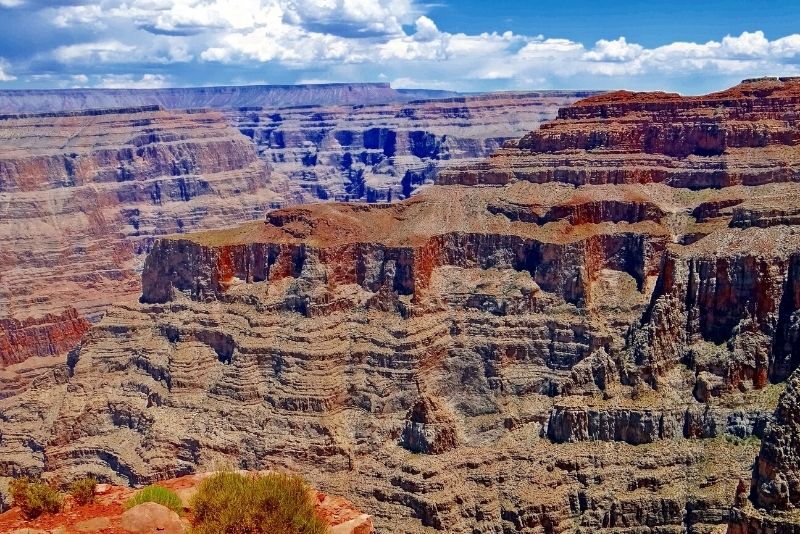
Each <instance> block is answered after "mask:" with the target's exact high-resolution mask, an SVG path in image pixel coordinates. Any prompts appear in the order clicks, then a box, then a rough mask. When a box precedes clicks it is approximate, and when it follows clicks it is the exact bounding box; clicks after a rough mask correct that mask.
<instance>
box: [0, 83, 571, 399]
mask: <svg viewBox="0 0 800 534" xmlns="http://www.w3.org/2000/svg"><path fill="white" fill-rule="evenodd" d="M376 87H377V88H378V89H380V91H382V93H380V92H379V93H374V92H370V91H373V90H375V89H376ZM234 89H237V90H236V91H234ZM351 91H355V92H351ZM367 93H369V94H367ZM384 93H385V94H384ZM27 94H28V93H25V95H27ZM30 94H31V95H33V96H35V97H36V98H45V97H49V96H52V95H53V94H54V93H53V92H44V93H42V92H32V93H30ZM57 94H58V95H60V97H61V98H63V101H60V102H61V104H59V105H61V106H62V107H70V106H71V105H73V104H78V103H82V104H97V103H103V104H115V103H117V104H118V103H120V102H128V103H130V102H139V100H134V101H130V102H129V101H128V100H125V98H127V96H129V95H138V97H141V98H142V99H143V100H141V101H156V102H159V103H160V104H169V105H170V106H175V105H189V104H192V105H200V104H202V105H208V106H231V105H234V104H240V103H243V102H250V103H251V104H259V103H261V104H263V103H267V102H269V103H273V102H277V103H279V104H280V103H285V104H288V103H297V102H307V101H315V100H314V99H317V100H319V101H322V102H327V101H332V102H335V103H336V104H337V105H335V106H327V107H325V106H322V107H319V106H295V107H291V108H273V107H270V108H263V107H252V106H251V107H247V108H242V109H227V110H226V111H224V112H212V111H177V110H176V111H167V110H164V109H162V108H160V107H157V106H144V107H132V108H126V109H115V110H88V111H75V112H64V111H61V112H57V113H39V114H31V113H28V114H7V115H3V116H2V117H0V206H2V209H3V214H4V215H5V217H4V218H3V219H2V220H0V266H2V268H3V272H2V274H0V281H2V284H0V366H8V365H16V364H20V363H22V362H23V361H24V360H26V359H27V358H29V357H31V356H39V357H49V356H53V355H56V354H62V355H64V354H66V353H67V352H68V351H69V350H70V349H72V348H73V347H74V346H76V345H77V343H78V341H79V340H80V338H81V336H82V335H83V333H84V332H85V331H86V329H87V328H88V326H89V322H93V321H97V320H98V319H99V318H100V317H101V316H102V313H103V311H104V310H105V308H106V306H107V305H108V304H110V303H112V302H117V301H119V300H124V299H129V298H135V297H136V296H138V294H139V292H140V285H139V274H140V271H141V266H142V261H143V257H144V256H143V255H144V254H146V253H147V252H148V251H149V249H150V246H151V245H152V243H153V238H154V237H155V236H159V235H164V234H168V233H183V232H188V231H193V230H200V229H208V228H217V227H222V226H230V225H234V224H237V223H241V222H246V221H249V220H254V219H259V218H263V217H264V214H265V212H266V211H268V210H269V209H271V208H274V207H277V206H284V205H292V204H299V203H305V202H309V201H313V200H317V199H333V198H337V199H342V200H358V201H386V200H397V199H401V198H404V197H407V196H409V195H410V194H411V192H412V191H414V190H416V189H417V188H418V187H420V186H421V185H424V184H426V183H430V182H431V181H432V179H433V177H434V176H435V174H436V172H437V170H438V169H440V168H444V167H446V166H448V165H451V164H452V163H454V162H456V161H461V160H464V159H468V158H476V157H478V156H483V155H485V154H487V153H489V152H490V151H491V150H493V149H494V148H496V147H497V146H499V144H500V143H502V142H503V141H504V140H506V139H508V138H512V137H517V136H519V135H521V134H522V133H524V132H525V131H527V130H529V129H530V128H532V127H535V126H536V125H538V124H539V123H540V122H542V121H544V120H547V119H549V118H552V117H554V116H555V114H556V112H557V108H558V106H559V105H562V104H567V103H570V102H573V101H574V100H575V99H577V98H578V97H579V96H581V94H582V93H559V92H543V93H513V94H510V93H509V94H505V93H503V94H497V95H481V96H474V97H464V98H459V99H455V100H442V101H415V102H409V103H405V104H402V105H394V104H392V105H384V104H381V105H365V104H363V103H362V104H360V105H357V106H353V105H344V104H343V103H346V102H351V101H355V100H357V99H359V98H362V97H363V99H364V100H365V102H367V103H369V102H375V101H383V100H386V99H401V98H400V97H398V96H397V94H399V93H397V92H396V91H394V90H392V89H391V88H389V87H388V86H384V85H380V86H375V87H373V86H369V85H364V86H361V85H354V86H352V87H350V86H308V87H302V86H299V87H295V88H294V89H291V90H290V89H289V88H280V87H278V88H275V87H271V88H269V91H266V89H264V88H257V87H255V88H228V90H226V91H221V90H219V91H218V90H217V88H211V89H196V90H195V89H192V90H188V89H187V90H165V91H150V92H147V91H145V92H139V91H129V92H126V91H116V92H115V91H111V92H108V91H90V92H89V93H88V94H90V95H93V96H92V98H95V97H96V98H95V99H94V100H92V99H89V98H88V97H86V98H84V99H83V100H81V99H79V98H78V97H79V96H80V95H83V93H82V92H70V91H66V92H59V93H57ZM421 94H422V95H424V94H427V93H425V92H424V91H420V92H410V93H403V95H404V96H403V98H410V97H412V96H420V95H421ZM13 95H14V98H11V97H9V98H10V99H11V100H9V101H10V102H13V104H14V106H16V107H20V108H22V107H24V106H26V105H32V104H31V103H30V101H29V100H28V99H27V97H26V96H25V95H22V96H21V93H18V92H14V93H13ZM120 95H121V96H120ZM126 95H127V96H126ZM148 95H149V96H148ZM159 95H160V96H159ZM275 95H278V96H275ZM280 95H283V96H280ZM304 95H305V96H304ZM369 95H372V96H369ZM381 95H383V96H381ZM392 95H395V96H392ZM29 96H30V95H29ZM85 96H86V95H84V97H85ZM155 96H159V98H155ZM100 97H102V98H103V99H105V100H102V99H101V100H97V99H99V98H100ZM118 97H119V98H122V100H115V99H117V98H118ZM123 97H125V98H123ZM279 97H280V98H279ZM284 97H285V98H284ZM390 97H391V98H390ZM31 98H33V97H31ZM81 98H83V97H81ZM295 98H296V99H299V100H293V99H295ZM148 99H150V100H148ZM401 100H402V99H401ZM56 102H57V101H55V100H54V101H53V105H54V106H55V104H56ZM237 130H239V132H237ZM240 132H241V133H240ZM390 139H391V149H390V147H389V140H390ZM38 366H39V364H38V363H37V364H34V367H35V368H38ZM14 383H15V384H16V380H15V381H14ZM14 390H16V386H15V388H14ZM6 393H7V392H2V391H0V395H3V394H6Z"/></svg>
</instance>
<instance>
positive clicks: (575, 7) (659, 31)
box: [0, 0, 800, 94]
mask: <svg viewBox="0 0 800 534" xmlns="http://www.w3.org/2000/svg"><path fill="white" fill-rule="evenodd" d="M799 32H800V2H798V1H797V0H794V1H768V0H765V1H760V2H759V1H756V0H751V1H750V2H746V1H744V0H730V1H725V2H723V1H719V0H705V1H702V2H701V1H697V0H693V1H688V0H672V1H669V2H656V1H655V0H651V1H644V0H629V1H615V2H611V1H605V2H604V1H600V0H595V1H588V0H585V1H584V0H580V1H575V0H561V1H552V0H549V1H547V2H537V1H536V0H528V1H516V0H494V1H487V0H481V1H476V0H466V1H463V0H462V1H454V0H434V1H433V2H427V3H425V2H420V1H416V0H94V1H88V0H0V88H61V87H167V86H188V85H216V84H254V83H276V84H286V83H315V82H329V81H332V82H350V81H364V82H378V81H380V82H390V83H392V85H393V86H395V87H428V88H440V89H452V90H459V91H485V90H513V89H557V88H594V89H614V88H628V89H636V90H650V89H664V90H671V91H679V92H682V93H686V94H697V93H703V92H708V91H713V90H718V89H722V88H724V87H727V86H730V85H733V84H735V83H736V82H737V81H739V80H741V79H743V78H747V77H753V76H762V75H800V33H799Z"/></svg>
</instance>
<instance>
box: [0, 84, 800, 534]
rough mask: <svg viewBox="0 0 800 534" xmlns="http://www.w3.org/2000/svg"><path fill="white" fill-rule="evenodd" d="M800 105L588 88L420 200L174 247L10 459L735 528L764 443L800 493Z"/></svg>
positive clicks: (382, 501)
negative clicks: (259, 476)
mask: <svg viewBox="0 0 800 534" xmlns="http://www.w3.org/2000/svg"><path fill="white" fill-rule="evenodd" d="M798 106H800V83H798V82H797V81H794V80H762V81H754V82H748V83H744V84H742V85H741V86H738V87H737V88H734V89H732V90H729V91H726V92H723V93H719V94H715V95H708V96H706V97H696V98H682V97H679V96H677V95H664V94H629V93H617V94H611V95H605V96H601V97H592V98H589V99H587V100H584V101H581V102H578V103H577V104H575V105H574V106H572V107H570V108H567V109H566V110H564V111H562V112H560V118H559V119H557V120H555V121H553V122H551V123H549V124H548V125H546V126H545V127H543V128H542V129H540V130H537V131H535V132H532V133H530V134H529V135H526V136H525V137H524V138H523V139H522V140H520V141H519V142H516V143H512V144H511V145H509V146H507V148H505V149H503V150H501V151H499V152H498V154H496V155H494V156H491V157H490V158H489V159H488V160H487V161H485V162H478V163H470V164H469V165H466V166H464V167H462V168H453V169H449V170H446V171H444V172H442V173H441V174H440V178H441V185H435V186H432V187H428V188H425V189H424V190H422V191H420V192H418V193H417V194H415V195H414V196H413V197H412V198H410V199H408V200H404V201H402V202H400V203H395V204H381V205H362V204H345V203H329V204H317V205H309V206H301V207H294V208H286V209H280V210H275V211H271V212H269V213H268V214H267V216H266V220H265V221H263V222H253V223H249V224H246V225H243V226H240V227H237V228H233V229H227V230H215V231H208V232H201V233H196V234H191V235H181V236H172V237H169V238H164V239H160V240H159V241H157V242H156V243H155V245H154V246H153V249H152V251H151V253H150V254H149V255H148V257H147V260H146V262H145V265H144V271H143V274H142V295H141V300H140V302H139V303H135V302H128V303H120V304H118V305H116V306H113V307H111V308H109V310H108V312H107V314H106V315H105V317H104V318H103V319H102V320H101V321H100V322H99V324H97V325H96V326H94V327H93V328H92V329H91V330H90V331H89V332H88V333H87V334H86V335H85V336H84V338H83V340H82V343H81V347H80V350H79V351H76V352H75V353H74V354H73V355H72V357H71V358H70V359H69V360H68V362H67V364H66V365H65V366H64V367H63V370H62V372H60V373H55V372H54V373H52V375H50V376H48V377H47V379H46V380H45V379H41V380H39V381H37V383H36V384H34V385H32V386H30V387H28V389H26V390H25V391H24V392H22V393H19V394H18V395H16V396H15V397H14V398H13V399H6V400H2V401H0V420H2V421H3V426H2V432H3V435H2V439H0V454H2V458H3V462H2V463H0V469H2V473H3V474H6V475H10V474H15V473H21V472H36V473H45V474H47V475H48V476H55V477H59V478H63V479H69V478H70V477H75V476H78V475H80V474H82V473H86V472H91V473H94V474H96V475H98V476H100V477H103V478H104V479H108V480H112V481H118V482H125V483H130V484H143V483H147V482H149V481H152V480H156V479H158V478H161V477H163V476H165V475H169V476H179V475H182V474H186V473H190V472H193V471H196V470H206V469H209V468H211V467H213V465H214V464H215V463H217V462H220V461H223V462H229V463H233V464H235V465H238V466H239V467H241V468H244V469H264V468H281V467H285V468H289V469H291V470H295V471H299V472H302V473H304V474H305V476H306V477H307V478H308V479H310V480H314V481H315V483H318V484H319V485H320V486H321V488H322V489H323V490H324V491H330V492H334V493H336V494H341V495H345V496H347V497H348V498H350V499H352V500H353V501H354V502H355V504H356V505H357V506H358V507H359V508H361V509H365V510H369V511H370V513H373V514H374V515H375V520H376V526H377V529H378V531H381V532H434V531H446V532H454V533H461V532H470V533H475V532H487V533H488V532H538V533H556V532H587V533H588V532H603V531H605V532H631V533H683V532H687V533H688V532H692V533H695V532H703V533H710V532H720V531H724V530H725V528H726V524H727V523H728V521H729V519H733V520H736V518H737V517H738V516H737V515H736V514H737V511H736V510H738V508H737V509H734V511H733V512H731V505H732V504H733V503H734V499H735V498H737V497H736V495H737V488H738V487H739V486H740V484H739V481H740V480H741V479H744V480H749V479H750V478H751V472H752V464H753V458H754V457H755V456H756V455H757V454H758V453H759V450H761V456H760V458H761V460H760V463H759V465H760V466H763V468H761V467H759V471H758V473H757V474H756V475H755V477H756V480H757V481H759V483H760V486H758V487H763V488H765V489H766V490H768V493H769V492H771V493H769V494H770V495H773V494H775V495H779V496H780V495H784V494H785V495H788V496H791V495H792V493H791V492H792V491H793V490H790V489H787V491H786V492H782V491H783V490H782V488H783V487H784V486H783V485H782V483H783V480H777V477H776V476H774V473H775V472H776V470H786V471H787V475H786V476H785V478H786V482H787V488H788V485H789V483H790V481H791V480H793V479H794V478H792V477H794V475H791V472H792V470H793V469H794V467H793V466H794V460H793V459H792V458H786V459H784V458H782V457H781V456H780V455H778V454H777V453H774V451H775V450H777V449H776V447H775V446H773V445H770V443H773V442H774V443H778V442H780V443H782V442H783V441H784V440H785V439H784V438H781V437H780V436H788V435H790V434H789V432H788V430H786V428H785V427H787V425H788V426H791V425H792V422H791V421H792V416H791V412H789V411H787V410H786V409H783V410H782V409H779V410H778V411H777V413H774V414H773V412H774V410H775V406H776V405H777V399H778V396H779V395H780V394H781V392H782V390H783V389H784V387H785V380H786V377H788V376H789V375H790V374H791V373H792V372H793V371H794V369H795V368H796V367H797V354H796V350H795V346H796V340H797V328H796V325H797V321H796V317H797V316H798V314H800V312H799V311H798V310H799V309H800V298H798V292H797V288H798V280H797V276H798V270H797V260H796V257H797V255H798V253H800V233H798V232H797V226H796V224H797V217H796V214H795V210H794V207H793V206H794V204H796V201H797V199H798V193H800V186H798V185H797V181H796V170H795V169H796V168H797V165H796V158H797V157H798V153H800V146H798V142H800V140H798V139H795V138H794V137H793V136H792V135H787V134H786V132H791V131H793V130H792V128H793V125H794V124H795V121H796V117H797V114H798V112H800V109H799V108H798ZM676 132H678V133H676ZM747 132H750V133H747ZM548 139H551V140H548ZM586 139H590V140H591V141H586ZM687 139H688V141H687ZM691 139H694V141H690V140H691ZM720 139H721V141H720ZM720 143H721V144H720ZM720 146H721V147H722V149H720ZM715 147H716V148H715ZM793 387H794V386H790V388H789V389H787V393H785V394H784V397H783V398H784V399H787V398H789V399H792V398H794V393H793V391H794V390H793ZM789 402H790V403H791V401H789ZM762 438H764V443H763V444H761V443H760V442H761V439H762ZM770 451H773V452H770ZM773 487H774V488H773ZM773 489H774V490H775V491H773ZM738 493H739V495H740V496H741V491H739V492H738ZM759 498H761V497H759ZM739 499H740V497H739ZM784 501H785V502H791V497H788V501H787V500H786V499H784ZM784 501H781V502H784Z"/></svg>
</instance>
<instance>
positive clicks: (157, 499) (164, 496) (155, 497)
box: [125, 486, 183, 515]
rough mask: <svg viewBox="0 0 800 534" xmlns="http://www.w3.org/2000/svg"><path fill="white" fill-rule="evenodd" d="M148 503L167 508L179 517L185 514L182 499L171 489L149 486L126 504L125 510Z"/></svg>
mask: <svg viewBox="0 0 800 534" xmlns="http://www.w3.org/2000/svg"><path fill="white" fill-rule="evenodd" d="M146 502H154V503H156V504H160V505H161V506H166V507H167V508H169V509H170V510H172V511H173V512H175V513H176V514H178V515H181V514H183V502H181V498H180V497H178V494H177V493H175V492H174V491H172V490H171V489H167V488H164V487H162V486H147V487H146V488H144V489H141V490H139V491H137V492H136V493H135V494H134V495H133V497H131V498H130V499H128V500H127V501H126V502H125V509H126V510H129V509H131V508H133V507H134V506H137V505H139V504H142V503H146Z"/></svg>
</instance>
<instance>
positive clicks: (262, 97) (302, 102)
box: [0, 83, 455, 113]
mask: <svg viewBox="0 0 800 534" xmlns="http://www.w3.org/2000/svg"><path fill="white" fill-rule="evenodd" d="M447 96H455V94H454V93H450V92H447V91H430V90H425V89H420V90H403V89H400V90H396V89H393V88H392V87H391V86H390V85H389V84H388V83H323V84H309V85H246V86H223V87H182V88H168V89H51V90H24V89H22V90H16V89H9V90H3V91H0V112H2V113H60V112H63V111H82V110H86V109H110V108H130V107H140V106H160V107H162V108H165V109H196V108H208V109H231V108H239V107H242V106H265V107H275V108H278V107H288V106H324V105H347V104H350V105H363V104H386V103H391V102H406V101H409V100H415V99H421V98H437V97H447Z"/></svg>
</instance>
